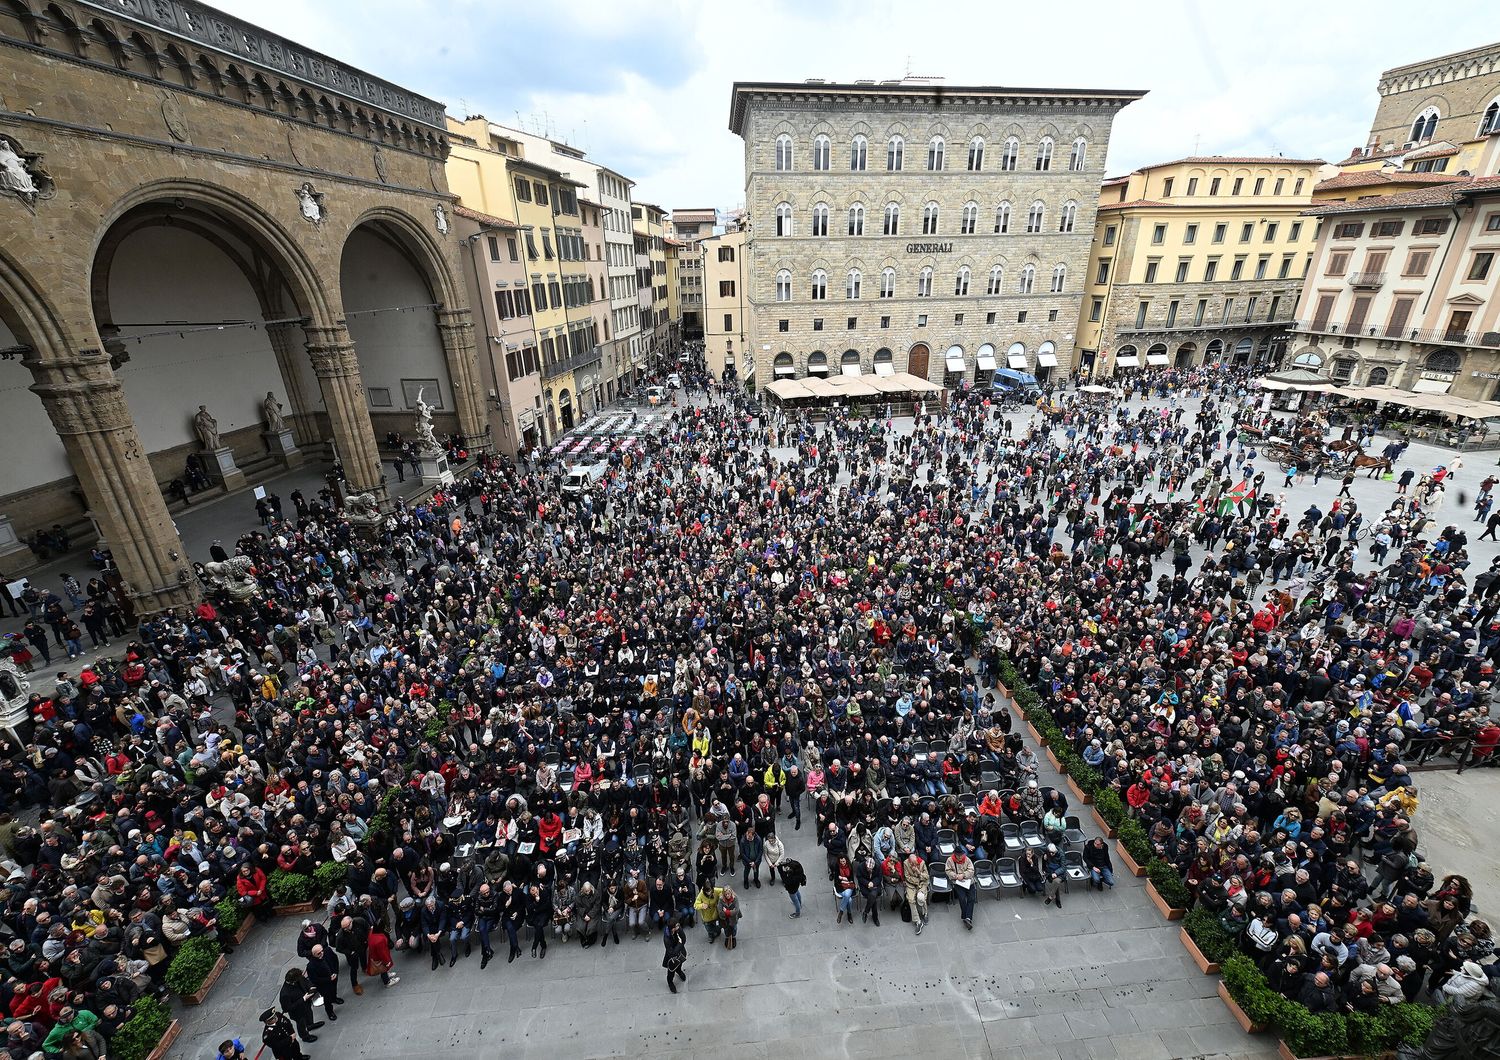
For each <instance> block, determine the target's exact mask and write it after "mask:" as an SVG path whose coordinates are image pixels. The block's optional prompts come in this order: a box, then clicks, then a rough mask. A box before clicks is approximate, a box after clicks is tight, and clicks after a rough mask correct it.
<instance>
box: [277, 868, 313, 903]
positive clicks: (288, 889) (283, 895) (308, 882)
mask: <svg viewBox="0 0 1500 1060" xmlns="http://www.w3.org/2000/svg"><path fill="white" fill-rule="evenodd" d="M268 882H269V883H270V885H271V904H272V905H298V904H300V903H302V902H310V901H312V899H313V881H312V877H311V876H304V875H303V874H302V873H300V872H287V871H286V870H285V869H277V870H276V871H275V872H273V873H271V879H270V880H269V881H268Z"/></svg>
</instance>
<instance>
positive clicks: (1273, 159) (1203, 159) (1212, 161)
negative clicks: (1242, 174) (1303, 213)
mask: <svg viewBox="0 0 1500 1060" xmlns="http://www.w3.org/2000/svg"><path fill="white" fill-rule="evenodd" d="M1188 163H1193V164H1196V165H1200V166H1321V165H1325V164H1326V163H1325V162H1324V161H1323V159H1321V158H1282V157H1281V156H1280V155H1271V156H1266V157H1261V158H1253V157H1246V158H1234V157H1230V156H1228V155H1191V156H1189V157H1187V158H1179V159H1178V160H1177V161H1175V162H1158V163H1157V164H1156V165H1154V166H1142V167H1141V169H1161V168H1162V167H1163V166H1181V165H1186V164H1188Z"/></svg>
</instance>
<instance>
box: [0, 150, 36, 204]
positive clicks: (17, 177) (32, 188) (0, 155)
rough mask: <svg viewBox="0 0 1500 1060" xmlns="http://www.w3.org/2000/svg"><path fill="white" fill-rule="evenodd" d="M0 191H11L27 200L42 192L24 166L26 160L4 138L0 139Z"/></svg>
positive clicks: (29, 200)
mask: <svg viewBox="0 0 1500 1060" xmlns="http://www.w3.org/2000/svg"><path fill="white" fill-rule="evenodd" d="M0 191H8V192H13V193H14V194H16V195H19V196H21V198H23V199H25V200H27V201H28V202H31V201H32V200H34V199H35V198H36V197H37V196H38V195H40V194H41V193H42V189H41V188H39V187H37V185H36V178H35V177H33V176H32V175H31V170H29V169H27V168H26V160H25V159H24V158H22V157H21V156H20V155H19V154H18V153H17V152H16V149H15V148H14V147H12V146H11V145H10V143H9V141H7V140H4V139H0Z"/></svg>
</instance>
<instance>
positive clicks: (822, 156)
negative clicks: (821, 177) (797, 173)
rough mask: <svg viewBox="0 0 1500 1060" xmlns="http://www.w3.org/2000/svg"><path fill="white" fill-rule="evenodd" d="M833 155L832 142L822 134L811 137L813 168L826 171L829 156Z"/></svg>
mask: <svg viewBox="0 0 1500 1060" xmlns="http://www.w3.org/2000/svg"><path fill="white" fill-rule="evenodd" d="M832 153H833V141H832V140H830V139H828V137H827V136H824V135H823V134H822V133H819V134H818V135H817V136H814V137H813V168H814V169H821V170H826V169H827V168H828V161H829V156H830V155H831V154H832Z"/></svg>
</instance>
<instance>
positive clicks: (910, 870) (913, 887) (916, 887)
mask: <svg viewBox="0 0 1500 1060" xmlns="http://www.w3.org/2000/svg"><path fill="white" fill-rule="evenodd" d="M902 869H903V875H904V876H905V877H906V902H907V905H909V906H910V907H911V920H912V923H913V924H915V925H916V927H917V934H918V935H920V934H921V933H922V929H923V928H924V927H926V926H927V891H928V888H929V887H930V886H931V884H932V874H931V873H930V872H928V871H927V862H925V861H923V860H922V857H921V855H920V854H918V853H917V852H916V851H915V850H913V851H912V852H911V854H909V855H908V856H907V858H906V860H905V861H904V862H902Z"/></svg>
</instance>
